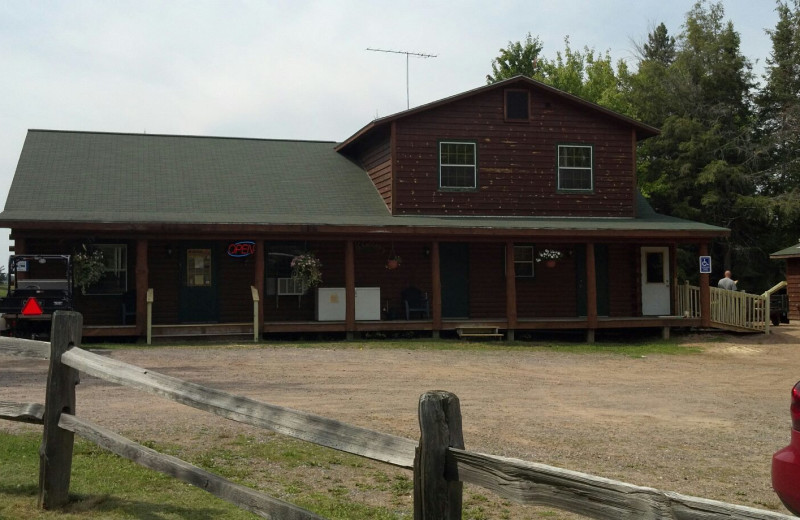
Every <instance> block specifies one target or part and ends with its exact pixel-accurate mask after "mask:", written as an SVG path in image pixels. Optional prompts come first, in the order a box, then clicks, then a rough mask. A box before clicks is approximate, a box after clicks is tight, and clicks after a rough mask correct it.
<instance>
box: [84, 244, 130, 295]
mask: <svg viewBox="0 0 800 520" xmlns="http://www.w3.org/2000/svg"><path fill="white" fill-rule="evenodd" d="M92 248H93V249H96V250H98V251H100V252H101V253H103V263H104V264H105V272H106V273H111V274H112V275H114V276H119V277H120V279H121V281H122V283H121V287H119V288H117V289H115V290H111V291H109V290H101V288H102V287H103V281H102V280H101V281H99V282H97V283H96V284H94V285H92V286H90V287H88V288H87V291H86V294H87V295H94V296H102V295H113V294H124V293H126V292H127V291H128V245H127V244H94V245H93V246H92Z"/></svg>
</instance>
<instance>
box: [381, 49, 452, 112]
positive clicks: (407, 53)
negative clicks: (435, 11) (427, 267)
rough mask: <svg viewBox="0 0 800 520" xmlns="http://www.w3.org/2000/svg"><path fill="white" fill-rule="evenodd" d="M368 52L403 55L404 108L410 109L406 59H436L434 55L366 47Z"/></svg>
mask: <svg viewBox="0 0 800 520" xmlns="http://www.w3.org/2000/svg"><path fill="white" fill-rule="evenodd" d="M367 50H368V51H373V52H388V53H392V54H405V55H406V108H411V100H410V97H409V95H408V57H409V56H414V57H416V58H436V57H437V55H436V54H425V53H422V52H409V51H393V50H389V49H373V48H371V47H367Z"/></svg>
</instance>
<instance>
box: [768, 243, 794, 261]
mask: <svg viewBox="0 0 800 520" xmlns="http://www.w3.org/2000/svg"><path fill="white" fill-rule="evenodd" d="M769 257H770V258H791V257H800V244H795V245H793V246H789V247H787V248H786V249H781V250H780V251H775V252H774V253H771V254H770V255H769Z"/></svg>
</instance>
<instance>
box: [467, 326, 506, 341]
mask: <svg viewBox="0 0 800 520" xmlns="http://www.w3.org/2000/svg"><path fill="white" fill-rule="evenodd" d="M498 330H499V329H498V328H497V327H460V328H458V329H456V332H458V337H459V338H501V339H502V338H503V334H502V333H501V332H498Z"/></svg>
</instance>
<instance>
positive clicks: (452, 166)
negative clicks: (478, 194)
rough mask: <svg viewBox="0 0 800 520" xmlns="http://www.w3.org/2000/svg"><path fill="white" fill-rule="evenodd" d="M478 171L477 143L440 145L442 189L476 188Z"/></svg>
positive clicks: (444, 143)
mask: <svg viewBox="0 0 800 520" xmlns="http://www.w3.org/2000/svg"><path fill="white" fill-rule="evenodd" d="M477 171H478V162H477V159H476V145H475V143H465V142H455V141H442V142H440V143H439V187H440V188H476V187H477Z"/></svg>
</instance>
